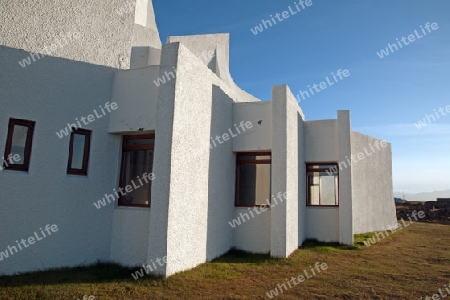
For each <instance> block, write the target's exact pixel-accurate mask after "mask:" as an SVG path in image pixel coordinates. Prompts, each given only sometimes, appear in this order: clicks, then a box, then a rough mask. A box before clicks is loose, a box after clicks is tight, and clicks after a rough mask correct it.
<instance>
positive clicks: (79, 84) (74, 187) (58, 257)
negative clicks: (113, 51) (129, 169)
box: [0, 47, 120, 274]
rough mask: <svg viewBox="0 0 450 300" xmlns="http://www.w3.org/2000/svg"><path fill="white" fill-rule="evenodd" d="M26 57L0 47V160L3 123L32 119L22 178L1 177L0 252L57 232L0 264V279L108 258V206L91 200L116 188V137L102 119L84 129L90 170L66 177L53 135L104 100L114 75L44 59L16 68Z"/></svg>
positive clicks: (65, 146)
mask: <svg viewBox="0 0 450 300" xmlns="http://www.w3.org/2000/svg"><path fill="white" fill-rule="evenodd" d="M26 55H28V53H27V52H24V51H21V50H15V49H11V48H7V47H0V70H2V71H1V72H0V86H1V87H2V88H1V89H0V105H1V107H2V109H1V110H0V157H3V152H4V149H5V142H6V134H7V126H8V121H9V118H10V117H13V118H23V119H29V120H33V121H36V127H35V132H34V138H33V147H32V153H31V163H30V170H29V172H18V171H7V170H3V171H0V202H1V203H2V210H1V211H0V220H2V221H1V223H2V231H1V232H0V249H2V251H3V250H4V249H6V247H7V246H8V245H11V246H13V245H15V240H19V239H22V238H24V239H25V238H28V237H30V236H32V235H33V233H34V232H35V231H39V228H40V227H43V226H45V225H46V224H50V225H51V224H56V225H57V226H58V228H59V230H58V232H57V233H54V234H53V235H51V236H49V237H47V238H45V239H44V240H41V241H39V242H37V243H36V244H34V245H30V246H29V247H28V248H25V249H24V250H22V251H20V252H19V253H17V254H15V255H13V256H11V257H9V258H7V259H6V260H4V261H2V262H0V273H2V274H10V273H13V272H23V271H32V270H38V269H44V268H50V267H61V266H75V265H78V264H88V263H94V262H95V261H97V260H99V259H100V260H108V259H109V257H110V240H111V227H112V217H113V208H114V206H113V205H112V204H110V205H108V206H106V207H103V208H101V209H96V208H95V207H94V205H93V202H94V201H97V200H99V199H101V198H102V197H103V195H104V193H111V192H112V190H113V188H115V187H116V180H117V177H116V176H117V171H118V159H119V151H120V138H119V137H116V136H113V135H110V134H108V128H109V115H106V116H103V117H101V118H99V119H97V120H95V121H94V122H93V123H90V124H89V125H87V126H84V127H85V128H87V129H91V130H93V133H92V139H91V151H90V160H89V171H88V176H74V175H67V173H66V169H67V160H68V150H69V137H64V138H62V139H60V138H59V137H58V136H57V135H56V132H57V131H59V130H61V129H63V128H64V127H65V126H67V123H68V122H70V123H73V122H74V121H75V118H80V117H81V116H85V117H87V116H88V115H89V114H92V113H93V110H94V109H98V107H99V105H104V104H105V103H106V102H110V101H111V91H112V84H113V77H114V70H113V69H110V68H106V67H98V66H93V65H89V64H86V63H81V62H74V61H69V60H66V59H61V58H49V57H47V58H45V59H46V61H45V62H44V61H43V59H42V61H38V62H35V63H34V65H32V66H29V67H27V68H25V69H22V68H21V67H20V66H18V65H17V60H19V59H20V58H21V57H23V56H26ZM118 109H120V107H119V108H118Z"/></svg>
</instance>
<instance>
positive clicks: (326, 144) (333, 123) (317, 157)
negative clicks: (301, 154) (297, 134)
mask: <svg viewBox="0 0 450 300" xmlns="http://www.w3.org/2000/svg"><path fill="white" fill-rule="evenodd" d="M305 153H306V158H305V159H306V162H338V160H339V135H338V126H337V120H319V121H306V122H305Z"/></svg>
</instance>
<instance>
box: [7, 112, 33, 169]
mask: <svg viewBox="0 0 450 300" xmlns="http://www.w3.org/2000/svg"><path fill="white" fill-rule="evenodd" d="M35 124H36V122H34V121H28V120H22V119H13V118H10V119H9V124H8V135H7V139H6V145H5V154H4V160H3V168H4V169H6V170H15V171H28V169H29V167H30V157H31V145H32V143H33V133H34V125H35Z"/></svg>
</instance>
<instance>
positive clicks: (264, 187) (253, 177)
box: [237, 157, 270, 206]
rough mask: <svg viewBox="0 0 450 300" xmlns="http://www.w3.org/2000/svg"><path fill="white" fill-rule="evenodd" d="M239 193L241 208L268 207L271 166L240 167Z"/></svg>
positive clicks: (249, 165)
mask: <svg viewBox="0 0 450 300" xmlns="http://www.w3.org/2000/svg"><path fill="white" fill-rule="evenodd" d="M269 158H270V157H269ZM238 193H239V196H238V200H239V203H237V204H238V205H240V206H254V205H268V203H267V199H269V201H270V164H242V165H238Z"/></svg>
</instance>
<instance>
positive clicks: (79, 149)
mask: <svg viewBox="0 0 450 300" xmlns="http://www.w3.org/2000/svg"><path fill="white" fill-rule="evenodd" d="M90 148H91V131H90V130H86V129H72V133H71V135H70V145H69V161H68V162H67V174H72V175H87V171H88V164H89V149H90Z"/></svg>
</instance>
